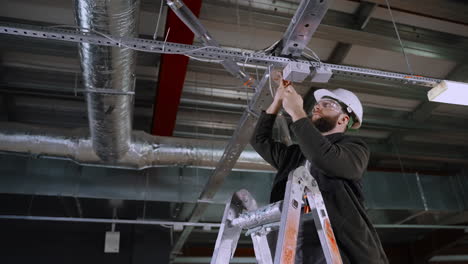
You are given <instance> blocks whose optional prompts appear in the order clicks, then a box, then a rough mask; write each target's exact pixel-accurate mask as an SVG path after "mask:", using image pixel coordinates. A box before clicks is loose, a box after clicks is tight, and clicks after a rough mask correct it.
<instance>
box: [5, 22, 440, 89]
mask: <svg viewBox="0 0 468 264" xmlns="http://www.w3.org/2000/svg"><path fill="white" fill-rule="evenodd" d="M0 33H2V34H10V35H18V36H26V37H35V38H43V39H53V40H62V41H69V42H75V43H82V42H87V43H92V44H96V45H107V46H126V47H131V48H133V49H137V50H139V51H143V52H152V53H163V54H189V55H191V56H197V57H200V58H205V59H214V60H226V59H232V60H234V61H235V62H238V63H251V64H259V65H263V66H268V65H271V64H272V65H275V66H283V67H284V66H286V65H287V64H288V63H289V62H293V61H294V62H301V63H309V64H310V65H311V66H312V67H317V66H319V63H318V62H310V61H305V60H293V59H289V58H282V57H275V56H266V55H262V54H257V53H251V52H238V51H233V50H229V49H225V48H211V47H210V48H208V47H202V46H194V45H184V44H177V43H170V42H166V43H165V42H163V41H156V40H147V39H138V38H116V39H114V38H113V37H112V36H106V37H104V36H101V35H98V34H95V33H80V32H78V31H75V30H65V29H56V28H50V27H39V26H29V25H21V24H10V23H7V24H0ZM322 65H324V66H326V67H329V68H330V69H331V70H332V71H333V74H335V75H343V76H352V78H356V79H359V78H360V77H371V78H377V79H379V80H386V81H396V82H398V83H401V84H413V85H420V86H426V87H434V86H435V85H437V84H438V83H440V82H441V80H439V79H434V78H427V77H422V76H414V75H407V74H401V73H395V72H387V71H379V70H373V69H366V68H359V67H350V66H343V65H336V64H326V63H322Z"/></svg>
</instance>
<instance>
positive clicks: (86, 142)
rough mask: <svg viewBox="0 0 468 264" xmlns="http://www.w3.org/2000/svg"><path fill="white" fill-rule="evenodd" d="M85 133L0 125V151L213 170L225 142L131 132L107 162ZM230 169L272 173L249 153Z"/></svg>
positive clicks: (89, 161)
mask: <svg viewBox="0 0 468 264" xmlns="http://www.w3.org/2000/svg"><path fill="white" fill-rule="evenodd" d="M86 132H87V131H86V130H83V129H71V130H70V129H59V128H48V127H40V126H32V125H24V124H17V123H16V124H15V123H11V122H8V123H0V151H4V152H15V153H26V154H28V155H33V156H34V157H46V158H56V159H67V160H72V161H74V162H76V163H78V164H81V165H89V166H99V167H108V168H124V169H145V168H150V167H166V166H184V167H197V168H214V167H216V165H217V164H218V161H219V160H220V158H221V156H222V155H223V152H224V149H225V147H226V142H225V141H217V140H200V139H187V138H176V137H159V136H153V135H150V134H148V133H145V132H142V131H134V132H133V133H132V143H131V144H130V147H129V151H127V153H126V154H125V155H124V156H123V157H122V158H121V159H120V160H118V161H114V162H109V161H103V160H101V159H100V158H99V157H98V156H96V154H95V152H94V151H93V148H92V144H91V140H90V139H89V135H88V134H87V133H86ZM234 169H235V170H248V171H268V172H272V171H274V169H273V168H272V167H271V166H270V165H269V164H268V163H266V162H265V161H264V160H263V159H262V158H261V157H260V156H259V155H258V154H257V153H256V152H255V151H254V150H252V149H250V150H244V151H243V152H242V154H241V156H240V157H239V160H238V161H237V163H236V165H235V166H234Z"/></svg>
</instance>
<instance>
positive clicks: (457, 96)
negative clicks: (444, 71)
mask: <svg viewBox="0 0 468 264" xmlns="http://www.w3.org/2000/svg"><path fill="white" fill-rule="evenodd" d="M427 97H428V98H429V101H432V102H439V103H447V104H458V105H468V83H462V82H453V81H446V80H443V81H442V82H440V83H439V84H438V85H437V86H436V87H434V88H432V89H431V90H430V91H429V92H428V93H427Z"/></svg>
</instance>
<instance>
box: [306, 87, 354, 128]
mask: <svg viewBox="0 0 468 264" xmlns="http://www.w3.org/2000/svg"><path fill="white" fill-rule="evenodd" d="M314 97H315V100H317V101H319V100H320V99H322V98H323V97H330V98H333V99H335V100H338V101H339V102H340V103H343V104H345V105H346V106H347V107H348V109H347V110H348V112H349V111H351V112H352V113H353V114H354V116H355V117H356V119H357V120H354V124H353V125H352V126H351V128H353V129H358V128H360V127H361V124H362V114H363V110H362V104H361V101H359V98H358V97H357V96H356V95H355V94H354V93H352V92H350V91H348V90H345V89H342V88H338V89H335V90H331V91H330V90H327V89H319V90H317V91H315V92H314Z"/></svg>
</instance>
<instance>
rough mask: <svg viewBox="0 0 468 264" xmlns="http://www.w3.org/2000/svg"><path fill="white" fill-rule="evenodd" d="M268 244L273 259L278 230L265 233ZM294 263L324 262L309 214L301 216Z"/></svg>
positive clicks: (320, 263) (313, 263) (311, 263)
mask: <svg viewBox="0 0 468 264" xmlns="http://www.w3.org/2000/svg"><path fill="white" fill-rule="evenodd" d="M267 239H268V245H269V246H270V250H271V255H272V257H273V259H274V256H275V249H276V241H277V240H278V231H273V232H270V233H269V234H268V235H267ZM294 263H295V264H326V263H327V262H326V260H325V256H324V255H323V251H322V246H321V245H320V240H319V238H318V234H317V230H316V229H315V224H314V220H313V218H312V215H311V214H306V215H302V216H301V222H300V224H299V232H298V234H297V249H296V258H295V261H294Z"/></svg>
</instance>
